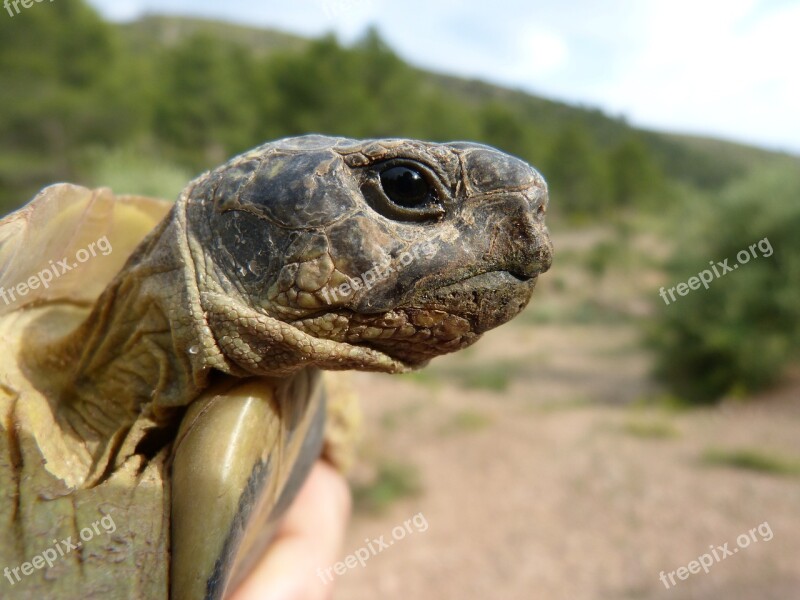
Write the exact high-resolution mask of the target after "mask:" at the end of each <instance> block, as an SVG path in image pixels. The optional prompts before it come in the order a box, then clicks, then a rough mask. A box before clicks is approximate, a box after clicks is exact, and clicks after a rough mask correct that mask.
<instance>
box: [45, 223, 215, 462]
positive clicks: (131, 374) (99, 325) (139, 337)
mask: <svg viewBox="0 0 800 600" xmlns="http://www.w3.org/2000/svg"><path fill="white" fill-rule="evenodd" d="M178 221H179V219H175V218H169V219H167V220H165V221H164V222H162V224H161V225H160V226H159V227H157V228H156V229H155V230H154V231H153V232H152V233H151V234H149V236H148V237H147V238H146V239H145V240H144V241H143V242H142V244H141V245H140V246H139V247H138V248H137V250H136V251H134V253H133V254H132V255H131V257H130V258H129V259H128V262H127V263H126V265H125V267H123V269H122V271H120V273H119V274H117V276H116V277H115V278H114V280H113V281H112V282H111V283H110V284H109V285H108V287H107V288H106V289H105V290H104V291H103V293H102V294H101V295H100V297H99V298H98V300H97V302H96V303H95V305H94V306H93V308H92V310H91V312H90V314H89V316H88V318H86V319H85V320H84V321H83V322H82V323H81V325H80V326H78V327H77V328H76V329H75V330H74V331H73V332H72V333H70V334H68V335H66V337H64V338H62V339H61V340H60V341H58V342H56V343H54V344H52V345H49V346H45V347H43V348H40V350H39V351H36V352H34V354H33V357H34V362H35V363H36V364H38V365H39V366H40V367H47V371H43V377H44V378H46V376H47V374H48V373H49V374H50V376H51V377H52V373H54V372H59V371H60V372H61V377H60V382H59V388H60V389H58V390H57V393H56V395H57V400H56V402H57V405H58V406H57V414H58V420H59V422H60V423H61V425H62V426H64V427H66V428H69V429H72V430H73V431H74V432H75V434H76V436H77V438H78V439H79V440H82V441H83V442H84V443H85V444H86V446H87V448H89V449H90V452H91V453H92V454H94V455H95V458H96V456H97V452H101V453H102V452H103V450H102V448H106V447H107V446H108V443H110V442H111V441H112V440H114V439H117V438H118V437H119V436H120V435H124V433H125V432H126V431H127V430H128V429H129V428H130V427H131V426H132V425H133V424H134V423H135V422H136V421H137V420H138V419H140V418H145V419H149V420H151V421H153V422H155V423H163V422H165V421H169V420H170V416H171V415H172V414H173V413H174V412H175V410H176V409H177V408H180V407H183V406H185V405H187V404H188V403H189V402H191V401H192V400H193V399H194V398H195V397H196V396H197V395H198V394H199V393H200V391H201V390H202V389H203V388H204V387H206V380H207V375H208V372H209V370H210V366H209V365H207V364H206V363H205V362H204V360H203V356H205V355H206V354H207V352H203V351H202V350H204V349H205V348H206V347H208V346H209V345H213V339H209V338H210V332H208V334H206V332H207V331H208V328H207V327H204V326H203V325H204V320H203V316H202V310H201V309H200V307H199V294H198V292H197V288H196V282H195V278H194V276H193V272H194V271H193V267H192V264H191V260H190V257H189V256H188V250H187V249H186V248H185V243H181V240H182V239H183V238H182V237H181V235H179V233H180V231H181V229H182V228H181V227H180V223H179V222H178ZM184 231H185V230H184ZM65 366H67V367H66V369H65ZM39 370H41V369H39Z"/></svg>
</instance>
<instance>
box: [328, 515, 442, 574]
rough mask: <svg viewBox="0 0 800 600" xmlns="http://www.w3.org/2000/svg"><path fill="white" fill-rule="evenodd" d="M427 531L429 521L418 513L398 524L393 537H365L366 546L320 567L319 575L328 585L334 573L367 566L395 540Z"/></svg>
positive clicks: (393, 531) (343, 572) (342, 572)
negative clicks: (327, 565)
mask: <svg viewBox="0 0 800 600" xmlns="http://www.w3.org/2000/svg"><path fill="white" fill-rule="evenodd" d="M426 531H428V521H427V519H426V518H425V515H423V514H422V513H421V512H420V513H417V514H415V515H414V516H413V517H411V518H410V519H406V520H405V522H404V523H403V524H402V525H397V526H396V527H395V528H394V529H392V537H391V538H390V539H388V540H387V539H386V536H385V535H382V536H380V537H378V538H375V539H372V540H370V539H369V538H366V539H364V542H365V544H366V546H362V547H361V548H359V549H357V550H356V551H355V552H353V553H352V554H348V555H347V556H345V557H344V560H341V561H339V562H337V563H335V564H333V565H331V566H330V567H327V568H326V569H323V568H322V567H320V568H318V569H317V576H319V578H320V579H321V580H322V583H324V584H325V585H328V584H329V583H330V582H331V581H333V576H334V574H335V575H344V574H345V573H347V571H348V570H349V569H355V568H356V567H357V566H359V565H361V566H362V567H365V566H366V565H367V561H368V560H369V559H370V558H372V557H373V556H375V555H377V554H380V553H381V552H383V551H384V550H386V549H387V548H390V547H391V546H392V545H393V544H394V543H395V542H399V541H400V540H402V539H403V538H405V537H406V536H407V535H411V534H412V533H415V532H416V533H425V532H426Z"/></svg>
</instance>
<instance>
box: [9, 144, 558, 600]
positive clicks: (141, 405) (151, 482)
mask: <svg viewBox="0 0 800 600" xmlns="http://www.w3.org/2000/svg"><path fill="white" fill-rule="evenodd" d="M392 166H402V167H406V168H412V169H413V170H414V171H415V172H416V173H417V174H418V175H420V176H421V177H422V178H423V179H424V181H425V182H426V186H427V189H428V192H427V195H426V196H425V199H424V201H419V202H417V201H416V200H415V202H416V203H411V202H408V201H407V200H408V199H407V198H406V197H402V199H401V200H402V201H400V202H398V201H397V198H398V196H396V194H395V193H390V192H387V188H386V187H385V185H384V184H383V183H382V175H381V173H382V172H385V171H386V170H387V169H389V168H390V167H392ZM546 202H547V192H546V186H545V184H544V181H543V179H542V178H541V176H540V175H539V174H538V173H537V172H536V171H534V170H533V169H532V168H531V167H529V166H528V165H526V164H525V163H523V162H522V161H519V160H518V159H515V158H512V157H510V156H508V155H505V154H502V153H500V152H498V151H496V150H494V149H491V148H488V147H486V146H480V145H476V144H467V143H455V144H431V143H425V142H417V141H409V140H379V141H375V140H367V141H355V140H348V139H343V138H326V137H321V136H306V137H301V138H293V139H287V140H281V141H278V142H274V143H271V144H266V145H264V146H261V147H259V148H256V149H254V150H252V151H250V152H248V153H245V154H243V155H241V156H239V157H236V158H234V159H233V160H232V161H230V162H229V163H227V164H226V165H223V166H222V167H220V168H218V169H216V170H214V171H211V172H210V173H207V174H205V175H203V176H201V177H200V178H198V179H197V180H195V181H193V182H192V183H190V184H189V185H188V186H187V188H186V189H185V190H184V191H183V193H182V194H181V196H180V198H179V200H178V202H177V203H176V205H175V206H174V208H173V209H172V210H171V211H170V213H169V214H168V215H167V217H166V218H165V219H164V220H163V221H162V222H161V224H160V225H159V226H158V227H156V228H155V229H154V230H153V231H152V232H151V233H150V234H149V235H148V237H147V238H146V239H145V240H144V241H143V242H142V243H141V245H140V246H139V247H138V249H137V250H136V251H134V252H133V254H132V255H131V256H130V258H129V260H128V262H127V264H126V265H125V266H124V268H123V269H122V270H121V271H120V272H119V274H118V275H117V276H116V277H115V278H114V280H113V281H111V282H110V284H109V285H108V287H107V288H106V290H105V291H104V292H103V294H102V295H101V296H100V298H99V299H98V300H97V302H96V303H95V305H94V307H93V308H92V310H91V312H90V313H89V314H88V316H86V315H85V313H81V311H79V310H76V309H75V308H73V307H71V306H68V305H61V306H59V305H55V306H52V307H49V308H46V309H32V308H28V309H25V310H23V311H20V313H19V315H20V316H19V319H18V320H16V321H13V322H12V321H8V319H7V324H6V326H7V327H8V328H9V335H10V336H16V338H17V339H16V342H15V343H16V344H17V347H16V354H15V355H18V356H19V366H20V370H19V371H18V372H13V373H10V374H9V375H7V381H8V382H9V383H8V384H6V387H7V388H8V389H7V390H6V391H5V392H3V390H4V389H5V388H4V387H0V392H2V393H7V394H8V399H7V402H6V404H4V405H3V404H2V402H0V406H6V407H7V410H6V412H5V413H4V414H5V415H6V419H5V420H4V424H5V427H6V429H7V431H8V432H9V433H10V435H9V437H8V438H7V443H8V448H7V452H6V453H5V454H4V455H3V456H7V457H8V458H7V462H8V463H10V464H7V465H5V468H6V469H7V470H8V471H9V472H11V473H12V474H13V476H12V477H11V479H10V481H9V485H10V486H11V487H12V488H13V489H14V490H15V494H12V496H13V498H11V497H9V498H11V499H12V500H13V499H14V498H15V499H16V501H18V502H20V503H22V504H25V505H24V506H23V505H22V504H17V505H16V508H12V509H10V510H9V511H7V514H8V518H9V519H10V521H11V522H12V523H13V524H14V528H15V529H14V532H15V533H13V534H10V535H11V537H12V538H13V539H12V540H11V541H10V543H11V547H15V548H16V550H15V551H12V552H10V553H9V552H6V554H5V555H4V557H3V558H7V559H8V560H7V562H8V563H13V564H18V563H20V562H22V561H24V560H27V559H28V558H29V557H30V554H26V553H30V552H31V551H32V550H33V547H34V546H35V545H36V543H38V542H39V540H42V541H41V543H42V544H43V545H46V544H47V543H49V540H51V539H53V538H54V537H58V536H59V535H61V533H62V532H64V531H68V530H71V529H69V528H67V529H65V526H64V524H63V523H62V521H63V519H70V518H71V519H73V520H75V519H77V518H78V515H79V512H80V511H79V510H78V505H76V504H75V502H76V501H77V499H80V500H81V502H82V505H81V506H84V507H87V508H86V510H87V511H88V513H87V514H88V515H89V516H91V514H92V506H94V507H95V508H94V510H95V513H96V512H97V511H98V510H100V509H99V508H98V507H99V506H100V505H101V504H102V503H103V502H104V501H105V503H106V505H108V506H112V505H113V507H114V510H116V511H117V512H116V513H115V514H117V515H118V516H117V517H115V521H116V522H117V523H119V522H121V521H122V522H125V524H126V529H125V532H126V533H124V534H120V535H118V536H116V538H115V539H117V541H118V542H119V541H121V545H122V546H123V549H122V550H118V554H117V555H115V554H113V552H111V550H109V549H108V547H104V549H103V550H100V549H98V548H95V555H94V556H88V557H84V556H82V555H81V556H80V557H79V558H78V560H77V564H76V563H75V561H74V560H71V561H69V565H71V566H68V563H67V561H62V562H61V563H60V565H57V566H58V567H59V568H60V569H61V571H59V572H58V573H57V575H58V577H55V578H53V577H44V576H43V571H37V572H36V573H34V574H33V575H31V576H30V577H28V578H27V579H26V580H25V582H24V584H23V583H20V584H17V585H18V587H16V588H15V591H16V590H21V589H23V585H24V586H25V588H26V589H29V590H32V591H31V592H30V593H32V594H38V596H37V597H53V598H61V597H72V596H73V595H74V593H75V589H77V587H80V589H81V594H82V595H83V596H85V597H94V596H95V595H96V596H98V597H100V596H102V597H134V598H139V597H141V598H157V597H166V595H167V590H166V586H167V583H166V582H167V574H166V570H165V567H164V565H170V568H171V581H172V591H171V597H173V598H176V599H179V598H201V597H207V598H220V597H222V596H223V594H224V593H225V591H226V589H229V588H230V587H231V586H233V585H235V584H236V583H237V582H238V581H240V580H241V578H242V577H244V576H245V575H246V573H247V571H248V569H249V567H250V563H251V559H252V557H253V556H256V555H258V554H259V553H260V552H261V551H262V550H263V547H264V545H265V544H266V543H268V541H269V532H270V531H272V528H273V527H274V524H275V521H276V519H277V518H278V517H279V516H280V514H281V512H282V510H283V509H284V508H285V506H286V505H287V504H288V503H289V502H290V501H291V498H292V497H293V495H294V493H295V492H296V491H297V488H298V487H299V485H300V484H301V483H302V480H303V478H304V477H305V474H306V472H307V469H308V468H309V465H310V464H311V462H313V459H314V458H315V457H317V456H318V455H319V454H320V452H321V448H322V446H323V439H322V438H323V433H322V431H323V422H324V411H325V402H324V400H323V399H322V397H321V396H320V392H319V391H318V380H319V377H318V375H317V371H318V370H319V369H328V370H343V369H360V370H372V371H384V372H401V371H405V370H408V369H412V368H417V367H420V366H423V365H424V364H426V363H427V362H428V361H429V360H430V359H431V358H432V357H435V356H438V355H441V354H445V353H448V352H453V351H456V350H459V349H461V348H464V347H466V346H468V345H470V344H472V343H474V342H475V341H476V340H477V339H478V338H479V337H480V335H481V334H482V333H483V332H485V331H486V330H488V329H491V328H493V327H496V326H498V325H500V324H502V323H504V322H506V321H508V320H509V319H511V318H513V316H515V315H516V314H517V313H518V312H519V311H520V310H522V308H524V306H525V305H526V304H527V302H528V300H529V299H530V296H531V293H532V291H533V287H534V284H535V281H536V277H537V276H538V274H539V273H541V272H543V271H545V270H546V269H547V268H549V265H550V260H551V253H552V248H551V245H550V241H549V237H548V233H547V229H546V228H545V226H544V212H545V208H546ZM37 310H38V312H37ZM81 319H82V321H81ZM2 324H3V322H2V321H0V325H2ZM15 332H16V333H15ZM20 332H21V333H20ZM2 383H4V381H3V380H0V384H2ZM11 384H13V385H11ZM20 398H22V399H24V401H25V405H26V406H25V407H24V408H22V407H21V403H20V401H19V399H20ZM0 400H2V398H0ZM187 407H188V408H187ZM337 414H338V415H339V418H337V419H336V423H337V426H336V427H331V426H329V428H328V432H329V435H328V449H327V451H326V452H327V455H328V456H331V457H334V458H336V457H337V456H338V457H339V460H340V461H342V462H344V461H346V456H347V454H348V450H347V448H346V447H345V444H344V443H343V442H342V440H344V439H346V438H347V437H348V436H347V435H346V434H343V431H346V430H347V423H348V422H349V421H348V419H347V418H346V415H347V414H348V410H347V409H344V410H343V409H341V408H337ZM43 424H46V426H43ZM11 432H15V433H13V434H11ZM23 446H24V452H23V450H22V448H23ZM22 454H24V455H25V460H22V459H21V456H22ZM37 454H38V455H39V456H40V457H41V458H40V459H39V460H38V463H35V464H34V463H31V462H30V460H29V457H30V456H36V455H37ZM42 461H45V463H44V464H43V463H42ZM34 462H35V461H34ZM21 473H26V474H29V475H30V478H28V475H26V476H25V477H21V476H20V474H21ZM29 479H30V481H34V482H37V483H36V485H39V486H40V487H41V486H44V487H48V486H49V487H48V489H49V488H50V487H53V486H55V487H56V488H57V487H59V486H60V489H61V491H59V492H57V493H58V494H60V497H61V499H62V500H63V501H64V506H63V515H64V517H63V519H61V520H59V519H55V520H52V519H50V520H48V519H47V518H45V517H43V516H42V515H44V514H46V513H48V511H52V510H53V504H54V502H53V501H43V500H42V499H41V490H40V489H39V488H37V487H36V485H34V487H33V488H31V489H28V490H26V489H23V488H25V486H29V485H31V484H30V483H29ZM42 482H44V483H42ZM54 493H55V492H54ZM37 494H38V496H37ZM109 499H110V500H109ZM70 503H71V504H70ZM93 503H94V504H93ZM31 511H33V512H36V511H39V512H38V513H37V514H38V516H36V515H33V516H31ZM97 514H100V513H97ZM170 515H171V518H170ZM167 522H169V524H170V527H171V530H170V531H171V534H170V535H167V530H168V527H167V526H166V523H167ZM32 523H34V524H35V526H32V525H31V524H32ZM76 523H77V521H76ZM256 531H264V532H265V533H264V534H263V535H255V534H254V533H253V532H256ZM8 535H9V534H7V537H8ZM62 537H63V536H62ZM4 543H5V542H4ZM170 546H171V555H170V554H169V553H168V552H169V551H168V547H170ZM116 557H121V558H120V561H119V562H120V564H119V565H114V566H111V563H114V562H116V561H115V558H116ZM136 557H138V558H136ZM94 558H98V560H93V559H94ZM170 558H171V561H170ZM87 564H89V565H94V566H96V567H97V569H99V570H102V567H103V565H105V566H106V567H107V569H106V570H105V571H103V572H113V577H99V576H97V575H96V573H97V569H95V570H92V569H89V570H87V569H86V565H87ZM148 565H149V567H148ZM143 567H144V568H152V572H151V573H148V575H151V574H152V575H154V577H153V580H154V581H155V583H152V582H151V583H150V584H147V585H149V587H147V586H146V585H145V584H144V583H143V581H144V580H145V579H146V578H143V576H142V568H143ZM62 572H63V573H62ZM145 588H146V589H145ZM107 594H111V595H110V596H109V595H107ZM21 597H23V596H21Z"/></svg>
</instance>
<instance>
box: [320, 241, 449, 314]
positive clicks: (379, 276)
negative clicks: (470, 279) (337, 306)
mask: <svg viewBox="0 0 800 600" xmlns="http://www.w3.org/2000/svg"><path fill="white" fill-rule="evenodd" d="M435 253H436V246H435V245H434V243H433V242H432V241H431V240H428V241H427V242H424V243H422V244H419V245H418V246H414V248H413V249H412V250H411V251H410V252H403V253H402V254H400V255H399V256H398V257H397V258H396V259H395V261H394V262H393V263H388V262H387V263H384V264H382V265H379V264H378V263H372V268H371V269H370V270H369V271H367V272H365V273H362V274H361V275H360V276H359V277H355V278H350V281H346V282H345V283H342V284H340V285H337V286H336V287H332V288H323V289H322V296H323V297H324V298H325V302H326V303H327V304H333V303H334V302H339V301H340V298H342V299H344V298H347V297H348V296H350V294H352V293H353V292H355V291H357V290H360V289H361V288H366V289H368V290H370V289H372V286H374V285H375V284H376V283H378V282H379V281H383V280H384V279H386V278H387V277H389V275H391V274H392V273H394V272H395V271H401V270H403V269H404V268H405V267H407V266H408V265H410V264H411V263H412V262H414V261H415V260H417V259H419V258H420V255H424V258H430V257H431V256H433V255H434V254H435Z"/></svg>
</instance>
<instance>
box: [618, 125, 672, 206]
mask: <svg viewBox="0 0 800 600" xmlns="http://www.w3.org/2000/svg"><path fill="white" fill-rule="evenodd" d="M609 172H610V177H611V190H612V197H613V201H614V204H615V205H618V206H623V207H628V206H632V205H634V204H637V203H638V204H644V203H645V201H646V200H648V199H649V198H650V197H652V196H653V195H656V194H658V193H659V192H660V191H661V190H662V189H663V186H664V178H663V175H662V174H661V172H660V171H659V170H658V168H657V167H656V165H655V163H654V162H653V160H652V159H651V157H650V154H649V153H648V151H647V148H646V146H645V145H644V144H643V143H642V142H641V141H640V140H639V139H638V138H636V137H629V138H627V139H625V140H624V141H622V142H621V143H620V144H618V145H617V146H616V147H615V148H614V149H613V150H612V152H611V154H610V156H609Z"/></svg>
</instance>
